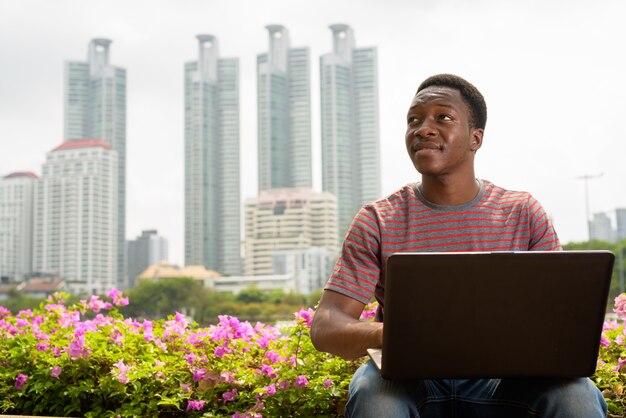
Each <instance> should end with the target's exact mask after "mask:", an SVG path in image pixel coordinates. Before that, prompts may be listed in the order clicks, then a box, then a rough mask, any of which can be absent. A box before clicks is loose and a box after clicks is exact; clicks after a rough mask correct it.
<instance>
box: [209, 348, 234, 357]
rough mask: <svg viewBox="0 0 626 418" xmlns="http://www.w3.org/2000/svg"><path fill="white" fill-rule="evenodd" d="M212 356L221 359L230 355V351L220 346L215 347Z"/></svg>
mask: <svg viewBox="0 0 626 418" xmlns="http://www.w3.org/2000/svg"><path fill="white" fill-rule="evenodd" d="M213 354H214V355H215V357H219V358H222V357H224V356H225V355H226V354H230V349H228V348H226V347H224V346H222V345H218V346H217V347H215V350H213Z"/></svg>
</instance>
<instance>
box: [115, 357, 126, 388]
mask: <svg viewBox="0 0 626 418" xmlns="http://www.w3.org/2000/svg"><path fill="white" fill-rule="evenodd" d="M114 366H115V367H116V368H117V372H115V371H112V373H113V374H114V375H117V376H116V377H117V380H118V381H119V382H121V383H124V384H126V383H128V382H130V379H128V377H127V376H126V375H127V374H128V372H129V371H130V366H127V365H125V364H124V359H120V361H118V362H117V363H115V364H114Z"/></svg>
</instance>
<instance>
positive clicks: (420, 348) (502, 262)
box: [368, 251, 614, 379]
mask: <svg viewBox="0 0 626 418" xmlns="http://www.w3.org/2000/svg"><path fill="white" fill-rule="evenodd" d="M613 262H614V255H613V253H611V252H610V251H545V252H541V251H524V252H490V253H488V252H473V253H397V254H393V255H391V256H390V257H389V258H388V259H387V267H386V269H387V270H386V278H385V305H384V316H383V323H384V328H383V329H384V331H383V346H382V350H380V349H378V350H373V349H371V350H368V352H369V354H370V357H371V358H372V359H373V360H374V361H375V362H376V364H377V366H378V367H379V369H380V372H381V375H382V377H384V378H387V379H446V378H449V379H460V378H504V377H506V378H515V377H519V378H524V377H582V376H591V375H592V374H593V373H594V371H595V368H596V362H597V356H598V350H599V344H600V335H601V333H602V325H603V322H604V314H605V311H606V307H607V299H608V293H609V287H610V283H611V274H612V271H613ZM381 351H382V352H381Z"/></svg>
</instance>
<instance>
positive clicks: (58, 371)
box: [50, 366, 63, 379]
mask: <svg viewBox="0 0 626 418" xmlns="http://www.w3.org/2000/svg"><path fill="white" fill-rule="evenodd" d="M62 370H63V369H62V368H61V366H54V367H53V368H52V370H51V371H50V376H52V377H54V378H56V379H58V378H59V376H60V375H61V371H62Z"/></svg>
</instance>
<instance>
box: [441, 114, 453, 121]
mask: <svg viewBox="0 0 626 418" xmlns="http://www.w3.org/2000/svg"><path fill="white" fill-rule="evenodd" d="M439 120H452V116H450V115H445V114H442V115H439Z"/></svg>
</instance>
